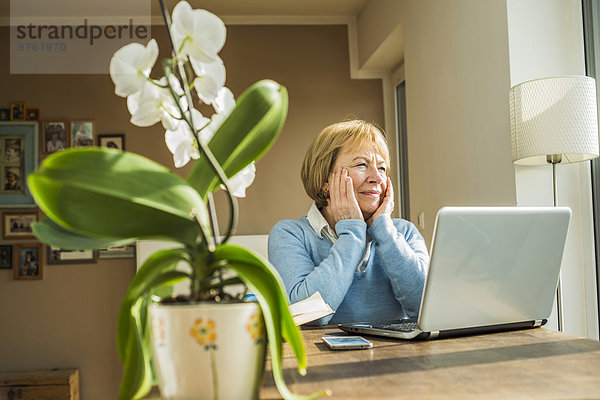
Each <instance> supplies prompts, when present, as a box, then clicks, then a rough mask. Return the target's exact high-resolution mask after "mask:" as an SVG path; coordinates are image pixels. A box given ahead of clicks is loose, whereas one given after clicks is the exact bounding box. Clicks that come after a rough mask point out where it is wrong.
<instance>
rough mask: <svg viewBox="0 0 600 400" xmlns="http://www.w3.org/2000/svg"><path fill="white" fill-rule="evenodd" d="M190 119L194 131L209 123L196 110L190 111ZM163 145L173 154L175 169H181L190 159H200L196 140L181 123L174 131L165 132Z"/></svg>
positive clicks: (185, 125) (186, 125)
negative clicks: (191, 119)
mask: <svg viewBox="0 0 600 400" xmlns="http://www.w3.org/2000/svg"><path fill="white" fill-rule="evenodd" d="M192 118H193V122H194V127H195V128H196V129H199V128H201V127H202V126H204V125H206V124H208V123H209V122H210V120H209V119H208V118H206V117H204V116H203V115H202V114H201V113H200V111H198V110H196V109H192ZM201 140H202V139H201ZM165 143H166V145H167V148H168V149H169V151H170V152H171V153H172V154H173V161H174V163H175V167H176V168H181V167H183V166H184V165H186V164H187V163H188V162H189V161H190V160H191V159H194V160H197V159H198V158H200V151H199V150H198V145H197V144H196V139H195V138H194V136H193V135H192V131H191V130H190V127H189V126H188V124H185V123H181V124H179V125H178V126H177V128H175V129H174V130H167V131H166V132H165Z"/></svg>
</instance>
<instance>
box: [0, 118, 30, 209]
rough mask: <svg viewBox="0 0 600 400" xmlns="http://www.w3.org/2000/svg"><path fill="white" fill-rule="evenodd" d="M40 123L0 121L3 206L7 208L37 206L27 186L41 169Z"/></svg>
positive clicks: (1, 199)
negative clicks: (29, 177)
mask: <svg viewBox="0 0 600 400" xmlns="http://www.w3.org/2000/svg"><path fill="white" fill-rule="evenodd" d="M38 141H39V138H38V123H37V122H35V121H26V122H12V121H11V122H6V121H0V204H2V207H3V208H9V207H34V206H35V204H34V201H33V197H32V196H31V193H30V192H29V188H28V187H27V185H26V184H25V182H26V179H27V175H29V174H30V173H31V172H33V171H34V170H35V168H37V166H38V160H39V157H38V154H39V147H38Z"/></svg>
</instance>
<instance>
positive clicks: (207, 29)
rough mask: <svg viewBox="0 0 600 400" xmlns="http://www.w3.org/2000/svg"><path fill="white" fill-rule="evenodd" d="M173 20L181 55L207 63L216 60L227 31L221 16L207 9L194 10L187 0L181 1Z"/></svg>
mask: <svg viewBox="0 0 600 400" xmlns="http://www.w3.org/2000/svg"><path fill="white" fill-rule="evenodd" d="M172 20H173V23H172V24H171V34H172V35H173V42H174V43H175V46H176V47H177V50H178V52H179V54H180V55H181V56H183V57H186V56H190V57H191V58H194V59H196V60H198V61H200V62H205V63H211V62H214V61H216V59H217V54H218V53H219V51H221V49H222V48H223V45H224V44H225V36H226V32H227V30H226V28H225V24H224V23H223V21H221V19H220V18H219V17H217V16H216V15H214V14H213V13H211V12H209V11H206V10H193V9H192V7H191V6H190V5H189V3H188V2H187V1H180V2H179V3H178V4H177V5H176V6H175V8H174V9H173V18H172Z"/></svg>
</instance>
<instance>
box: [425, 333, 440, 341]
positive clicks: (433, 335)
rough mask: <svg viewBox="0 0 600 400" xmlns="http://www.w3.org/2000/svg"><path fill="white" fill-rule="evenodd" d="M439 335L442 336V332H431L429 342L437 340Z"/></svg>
mask: <svg viewBox="0 0 600 400" xmlns="http://www.w3.org/2000/svg"><path fill="white" fill-rule="evenodd" d="M439 335H440V331H433V332H429V336H428V337H427V340H430V339H435V338H436V337H438V336H439Z"/></svg>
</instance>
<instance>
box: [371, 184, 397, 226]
mask: <svg viewBox="0 0 600 400" xmlns="http://www.w3.org/2000/svg"><path fill="white" fill-rule="evenodd" d="M392 211H394V188H393V187H392V181H391V180H390V178H389V177H388V178H387V185H386V189H385V197H384V198H383V201H382V202H381V204H380V205H379V208H378V209H377V210H375V212H374V213H373V215H371V218H369V219H368V220H367V226H371V224H372V223H373V221H375V220H376V219H377V217H379V216H381V215H384V214H387V215H389V216H391V215H392Z"/></svg>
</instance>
